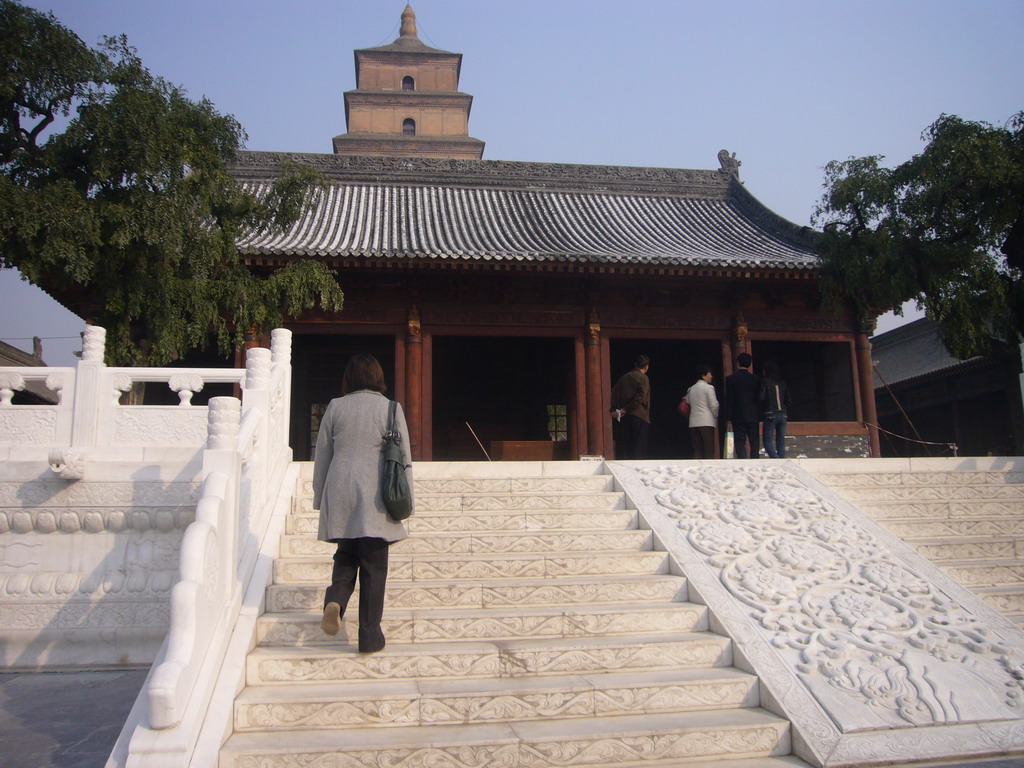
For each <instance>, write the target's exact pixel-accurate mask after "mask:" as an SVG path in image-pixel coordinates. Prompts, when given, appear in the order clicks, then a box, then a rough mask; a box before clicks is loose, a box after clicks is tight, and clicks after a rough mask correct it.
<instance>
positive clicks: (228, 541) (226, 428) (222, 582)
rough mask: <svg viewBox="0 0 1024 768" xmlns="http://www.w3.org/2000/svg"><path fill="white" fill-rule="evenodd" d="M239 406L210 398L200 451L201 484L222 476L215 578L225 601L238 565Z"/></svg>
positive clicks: (227, 399) (233, 401)
mask: <svg viewBox="0 0 1024 768" xmlns="http://www.w3.org/2000/svg"><path fill="white" fill-rule="evenodd" d="M241 415H242V413H241V403H240V402H239V401H238V398H235V397H211V398H210V406H209V412H208V414H207V433H206V434H207V436H206V450H205V451H203V483H204V487H205V485H206V481H207V480H208V479H209V478H210V476H211V475H213V474H215V473H218V474H221V475H223V476H224V478H225V480H226V482H225V489H224V503H223V504H222V506H221V508H220V510H219V512H218V514H217V520H216V525H215V527H216V528H217V539H218V547H217V551H218V557H219V559H220V563H221V567H220V569H219V573H218V577H217V586H218V591H219V592H220V594H222V595H224V596H225V598H226V599H230V597H231V596H232V595H233V594H234V590H235V588H236V587H237V585H236V584H234V583H232V582H233V579H234V574H235V570H236V565H237V563H238V495H239V494H238V492H239V481H240V475H241V456H240V454H239V453H238V427H239V423H240V421H241Z"/></svg>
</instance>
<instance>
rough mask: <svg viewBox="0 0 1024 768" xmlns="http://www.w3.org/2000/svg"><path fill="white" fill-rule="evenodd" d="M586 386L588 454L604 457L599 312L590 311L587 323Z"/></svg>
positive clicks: (603, 410) (604, 415) (603, 411)
mask: <svg viewBox="0 0 1024 768" xmlns="http://www.w3.org/2000/svg"><path fill="white" fill-rule="evenodd" d="M585 354H586V363H585V365H586V386H587V453H588V454H590V455H591V456H604V455H605V451H604V447H605V446H604V424H605V418H606V414H605V409H604V399H603V398H602V397H601V393H602V376H601V323H600V320H599V319H598V316H597V310H596V309H595V310H591V311H590V317H589V318H588V321H587V340H586V344H585Z"/></svg>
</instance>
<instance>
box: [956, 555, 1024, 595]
mask: <svg viewBox="0 0 1024 768" xmlns="http://www.w3.org/2000/svg"><path fill="white" fill-rule="evenodd" d="M939 567H941V568H942V570H943V571H945V572H946V573H947V574H949V575H950V576H951V577H952V578H954V579H956V580H957V581H959V582H960V583H961V584H963V585H964V586H965V587H967V588H968V589H972V590H976V588H977V587H995V586H1000V585H1007V586H1010V585H1014V584H1024V561H1022V560H997V561H984V562H970V561H959V562H947V563H941V564H940V566H939Z"/></svg>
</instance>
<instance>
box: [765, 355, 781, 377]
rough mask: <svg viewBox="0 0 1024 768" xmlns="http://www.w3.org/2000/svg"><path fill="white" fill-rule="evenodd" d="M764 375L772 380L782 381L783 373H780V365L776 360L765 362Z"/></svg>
mask: <svg viewBox="0 0 1024 768" xmlns="http://www.w3.org/2000/svg"><path fill="white" fill-rule="evenodd" d="M762 370H763V371H764V377H765V378H766V379H771V380H772V381H782V374H780V373H779V365H778V363H776V362H775V361H774V360H769V361H768V362H767V363H765V364H764V368H763V369H762Z"/></svg>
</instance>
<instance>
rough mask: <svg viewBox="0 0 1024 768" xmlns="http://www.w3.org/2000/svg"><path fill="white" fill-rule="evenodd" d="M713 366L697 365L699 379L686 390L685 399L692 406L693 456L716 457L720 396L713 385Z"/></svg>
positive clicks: (691, 432)
mask: <svg viewBox="0 0 1024 768" xmlns="http://www.w3.org/2000/svg"><path fill="white" fill-rule="evenodd" d="M713 378H714V374H712V373H711V366H710V365H707V364H705V363H700V364H699V365H698V366H697V381H695V382H694V383H693V386H691V387H690V388H689V389H688V390H686V397H684V398H683V401H684V402H686V403H689V406H690V442H691V443H692V444H693V458H695V459H713V458H715V425H716V424H718V396H717V395H716V394H715V388H714V387H712V386H711V380H712V379H713Z"/></svg>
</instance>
